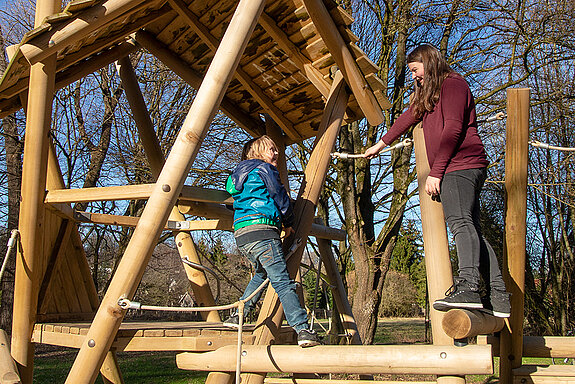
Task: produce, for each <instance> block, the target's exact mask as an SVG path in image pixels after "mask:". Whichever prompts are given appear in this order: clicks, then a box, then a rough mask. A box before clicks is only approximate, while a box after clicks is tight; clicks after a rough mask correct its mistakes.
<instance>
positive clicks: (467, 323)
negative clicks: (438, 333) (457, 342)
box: [442, 309, 505, 339]
mask: <svg viewBox="0 0 575 384" xmlns="http://www.w3.org/2000/svg"><path fill="white" fill-rule="evenodd" d="M504 325H505V321H504V320H503V319H502V318H501V317H495V316H492V315H489V314H487V313H485V312H481V311H468V310H465V309H452V310H450V311H448V312H447V313H446V314H445V315H444V316H443V321H442V326H443V331H444V332H445V333H446V334H447V335H448V336H449V337H452V338H454V339H464V338H467V337H473V336H477V335H487V334H490V333H494V332H499V331H501V329H502V328H503V326H504Z"/></svg>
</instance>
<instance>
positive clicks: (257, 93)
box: [168, 0, 302, 141]
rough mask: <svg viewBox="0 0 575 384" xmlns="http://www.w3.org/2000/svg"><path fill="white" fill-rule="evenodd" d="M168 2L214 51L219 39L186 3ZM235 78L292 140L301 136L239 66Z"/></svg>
mask: <svg viewBox="0 0 575 384" xmlns="http://www.w3.org/2000/svg"><path fill="white" fill-rule="evenodd" d="M168 2H169V3H170V5H171V6H172V7H173V8H174V10H176V11H177V12H178V13H179V15H180V16H181V17H182V18H184V19H185V20H186V21H187V22H188V23H189V25H190V27H191V28H192V29H193V30H194V31H195V32H196V34H197V35H198V36H199V37H200V39H202V41H203V42H204V43H205V44H206V45H207V46H208V47H209V48H210V49H211V50H212V51H214V52H215V50H216V49H217V47H218V45H219V40H218V39H217V38H216V37H214V36H213V35H212V33H211V32H210V31H209V29H208V28H206V27H205V26H204V25H203V24H202V23H201V21H200V19H199V18H198V17H197V16H196V15H195V14H194V13H193V12H192V11H191V10H190V9H189V8H188V7H187V5H186V4H185V3H184V2H183V1H182V0H168ZM235 78H236V79H237V80H238V81H239V82H240V83H241V84H242V85H243V87H244V88H245V89H246V90H247V91H248V92H249V93H250V94H251V95H252V97H253V98H254V99H255V100H256V101H257V102H258V103H259V104H260V105H261V107H262V108H263V109H264V110H265V111H266V113H268V114H269V115H270V116H271V117H272V118H273V119H274V121H275V122H276V123H277V124H278V125H279V126H280V127H281V128H282V130H283V131H284V132H285V133H286V134H287V135H288V136H289V137H290V138H291V139H292V140H296V141H297V140H298V139H301V138H302V137H301V135H300V134H299V132H298V131H296V130H295V128H294V127H293V123H292V122H291V121H289V120H288V119H286V118H285V117H284V113H283V112H282V111H281V110H280V109H279V108H278V107H276V106H275V105H274V104H273V101H272V100H271V99H270V98H269V97H268V96H267V95H266V94H265V93H264V91H263V90H262V89H261V88H260V87H259V86H258V85H257V84H254V82H253V81H252V79H251V78H250V76H249V75H248V74H247V73H246V72H245V71H244V70H242V69H241V68H240V67H239V66H238V67H237V69H236V73H235Z"/></svg>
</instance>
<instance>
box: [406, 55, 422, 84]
mask: <svg viewBox="0 0 575 384" xmlns="http://www.w3.org/2000/svg"><path fill="white" fill-rule="evenodd" d="M407 67H408V68H409V70H410V71H411V78H412V79H413V80H414V81H416V82H417V84H418V85H423V76H424V71H423V63H420V62H419V61H413V62H411V63H407Z"/></svg>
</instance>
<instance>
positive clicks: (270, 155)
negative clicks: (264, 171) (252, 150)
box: [263, 147, 278, 167]
mask: <svg viewBox="0 0 575 384" xmlns="http://www.w3.org/2000/svg"><path fill="white" fill-rule="evenodd" d="M263 157H264V159H263V160H264V161H265V162H266V163H269V164H271V165H273V166H274V167H277V166H278V150H277V149H276V148H275V147H268V148H267V149H266V150H265V151H264V153H263Z"/></svg>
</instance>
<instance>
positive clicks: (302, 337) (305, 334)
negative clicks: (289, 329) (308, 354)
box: [297, 329, 319, 348]
mask: <svg viewBox="0 0 575 384" xmlns="http://www.w3.org/2000/svg"><path fill="white" fill-rule="evenodd" d="M297 344H298V345H299V346H300V347H302V348H306V347H313V346H314V345H318V344H319V337H318V336H317V333H316V332H315V331H313V330H311V329H302V330H301V331H299V332H298V333H297Z"/></svg>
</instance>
